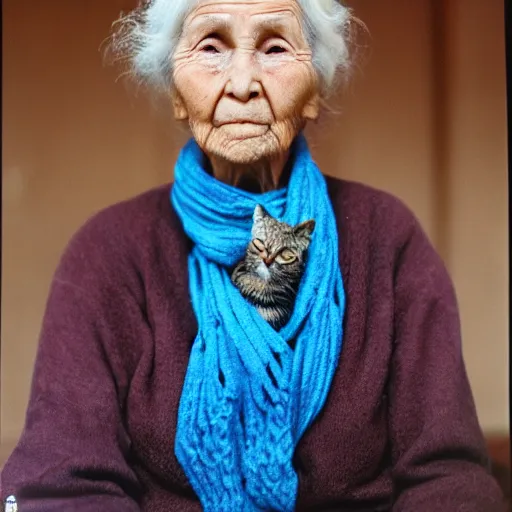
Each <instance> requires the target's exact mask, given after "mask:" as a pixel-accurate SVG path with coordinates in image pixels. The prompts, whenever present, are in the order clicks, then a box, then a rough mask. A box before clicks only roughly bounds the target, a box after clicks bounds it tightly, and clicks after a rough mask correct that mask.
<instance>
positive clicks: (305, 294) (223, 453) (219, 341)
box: [171, 135, 345, 512]
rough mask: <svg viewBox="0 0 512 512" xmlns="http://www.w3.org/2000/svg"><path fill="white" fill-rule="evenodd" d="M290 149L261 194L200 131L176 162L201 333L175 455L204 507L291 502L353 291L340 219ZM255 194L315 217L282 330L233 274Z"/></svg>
mask: <svg viewBox="0 0 512 512" xmlns="http://www.w3.org/2000/svg"><path fill="white" fill-rule="evenodd" d="M292 154H293V156H292V158H293V167H292V170H291V175H290V179H289V183H288V186H287V187H286V188H283V189H280V190H275V191H271V192H266V193H264V194H253V193H249V192H246V191H244V190H240V189H237V188H235V187H232V186H229V185H225V184H223V183H221V182H220V181H218V180H216V179H214V178H213V177H212V176H211V175H210V174H208V172H206V171H205V169H204V166H203V164H204V156H203V154H202V152H201V150H200V148H199V147H198V146H197V144H196V143H195V141H194V140H191V141H189V142H188V143H187V144H186V146H185V147H184V148H183V149H182V151H181V153H180V155H179V158H178V161H177V163H176V168H175V182H174V185H173V187H172V192H171V201H172V204H173V206H174V208H175V210H176V212H177V213H178V215H179V217H180V219H181V222H182V224H183V227H184V230H185V232H186V234H187V235H188V236H189V237H190V239H191V240H192V241H193V243H194V246H193V249H192V251H191V253H190V256H189V259H188V265H189V269H188V272H189V285H190V294H191V300H192V306H193V309H194V312H195V315H196V317H197V321H198V325H199V332H198V334H197V337H196V339H195V341H194V343H193V346H192V350H191V354H190V360H189V364H188V369H187V373H186V377H185V383H184V386H183V391H182V395H181V400H180V405H179V410H178V425H177V433H176V442H175V453H176V456H177V458H178V461H179V462H180V464H181V466H182V467H183V469H184V471H185V474H186V475H187V477H188V479H189V481H190V483H191V485H192V487H193V488H194V491H195V492H196V494H197V496H198V497H199V499H200V501H201V504H202V506H203V508H204V510H205V511H206V512H224V511H226V512H228V511H229V512H235V511H236V512H238V511H260V510H278V511H291V510H293V509H294V506H295V501H296V496H297V489H298V478H297V474H296V473H295V471H294V468H293V464H292V458H293V455H294V450H295V447H296V446H297V443H298V442H299V440H300V438H301V436H302V435H303V434H304V431H305V430H306V429H307V428H308V427H309V426H310V425H311V423H312V422H313V420H314V419H315V417H316V416H317V415H318V413H319V412H320V410H321V409H322V407H323V405H324V403H325V400H326V397H327V394H328V392H329V388H330V385H331V381H332V378H333V374H334V371H335V369H336V367H337V364H338V358H339V355H340V350H341V342H342V321H343V314H344V309H345V294H344V290H343V284H342V279H341V272H340V268H339V262H338V236H337V229H336V220H335V217H334V213H333V210H332V206H331V203H330V200H329V197H328V195H327V188H326V183H325V179H324V177H323V176H322V174H321V173H320V171H319V170H318V168H317V166H316V165H315V163H314V162H313V160H312V158H311V155H310V153H309V149H308V146H307V143H306V140H305V139H304V137H303V136H302V135H300V136H299V137H298V138H297V139H296V140H295V143H294V145H293V148H292ZM256 204H262V205H263V206H264V207H265V208H266V209H267V211H268V212H269V213H270V214H271V215H272V216H274V217H276V218H278V219H279V220H281V221H285V222H287V223H288V224H291V225H295V224H298V223H299V222H302V221H305V220H307V219H311V218H313V219H315V221H316V227H315V231H314V233H313V235H312V241H311V245H310V247H309V251H308V257H307V264H306V269H305V271H304V275H303V278H302V281H301V285H300V288H299V291H298V294H297V299H296V302H295V307H294V311H293V313H292V316H291V318H290V320H289V322H288V323H287V324H286V325H285V326H284V327H283V328H282V329H281V330H280V331H279V332H276V331H275V330H274V329H272V327H270V325H269V324H267V322H266V321H265V320H263V318H262V317H260V315H259V314H258V312H257V311H256V308H255V307H253V306H252V305H251V304H249V303H248V302H247V301H246V300H245V299H244V298H243V297H242V296H241V294H240V292H239V291H238V289H237V288H236V287H235V286H234V285H233V284H232V283H231V280H230V274H229V270H230V267H232V266H234V265H235V263H237V262H238V261H239V260H240V259H241V258H242V257H243V256H244V254H245V249H246V247H247V244H248V243H249V242H250V239H251V227H252V214H253V211H254V208H255V206H256Z"/></svg>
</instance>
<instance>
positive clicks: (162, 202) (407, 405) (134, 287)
mask: <svg viewBox="0 0 512 512" xmlns="http://www.w3.org/2000/svg"><path fill="white" fill-rule="evenodd" d="M327 183H328V188H329V194H330V197H331V201H332V204H333V208H334V212H335V215H336V218H337V224H338V231H339V252H340V265H341V271H342V275H343V280H344V286H345V290H346V295H347V309H346V316H345V320H344V322H345V325H344V341H343V350H342V354H341V358H340V361H339V365H338V368H337V370H336V373H335V376H334V380H333V383H332V386H331V389H330V392H329V395H328V398H327V402H326V405H325V407H324V409H323V411H322V412H321V413H320V415H319V416H318V418H317V419H316V421H315V422H314V424H313V425H312V427H311V428H310V429H309V430H308V431H307V432H306V433H305V435H304V436H303V438H302V440H301V441H300V443H299V445H298V448H297V450H296V453H295V457H294V466H295V468H296V471H297V474H298V477H299V492H298V500H297V510H299V511H302V510H311V511H318V512H321V511H346V512H350V511H356V510H357V511H359V512H361V511H372V512H375V511H392V512H439V511H455V510H464V511H466V512H492V511H501V510H504V507H503V505H502V501H501V500H502V497H501V494H500V491H499V488H498V485H497V483H496V482H495V481H494V479H493V478H492V477H491V476H490V474H489V471H488V469H487V458H486V452H485V445H484V440H483V436H482V433H481V430H480V427H479V425H478V421H477V416H476V412H475V407H474V403H473V398H472V395H471V390H470V387H469V384H468V380H467V376H466V371H465V368H464V362H463V358H462V350H461V339H460V329H459V318H458V311H457V305H456V299H455V296H454V291H453V287H452V284H451V281H450V279H449V277H448V275H447V273H446V270H445V268H444V266H443V264H442V262H441V260H440V258H439V257H438V255H437V254H436V252H435V251H434V249H433V248H432V246H431V244H430V243H429V241H428V239H427V237H426V235H425V234H424V233H423V231H422V229H421V228H420V226H419V225H418V222H417V221H416V219H415V218H414V216H413V215H412V214H411V213H410V211H409V210H408V209H407V208H406V207H405V206H403V204H402V203H401V202H399V201H398V200H396V199H394V198H393V197H391V196H389V195H387V194H385V193H383V192H378V191H375V190H373V189H371V188H368V187H365V186H362V185H359V184H355V183H350V182H345V181H339V180H335V179H332V178H328V179H327ZM189 250H190V242H189V241H188V240H187V238H186V237H185V235H184V233H183V230H182V228H181V225H180V222H179V220H178V218H177V216H176V214H175V212H174V211H173V209H172V207H171V205H170V202H169V186H165V187H160V188H158V189H155V190H152V191H149V192H147V193H145V194H143V195H141V196H139V197H137V198H135V199H131V200H129V201H125V202H123V203H120V204H117V205H114V206H112V207H110V208H108V209H106V210H104V211H102V212H101V213H99V214H97V215H96V216H94V217H93V218H92V219H91V220H90V221H89V222H87V223H86V225H85V226H84V227H83V228H82V229H81V230H80V231H79V232H78V233H77V234H76V236H75V237H74V238H73V239H72V241H71V242H70V244H69V246H68V248H67V250H66V251H65V254H64V255H63V258H62V260H61V262H60V264H59V267H58V269H57V271H56V274H55V277H54V281H53V284H52V287H51V291H50V295H49V299H48V304H47V310H46V314H45V317H44V322H43V327H42V333H41V338H40V344H39V349H38V353H37V358H36V363H35V372H34V377H33V383H32V392H31V397H30V402H29V405H28V411H27V418H26V425H25V429H24V431H23V434H22V436H21V439H20V441H19V444H18V445H17V447H16V449H15V450H14V452H13V453H12V455H11V457H10V458H9V460H8V461H7V463H6V465H5V467H4V470H3V472H2V482H1V497H2V500H4V499H5V498H6V497H7V496H8V495H10V494H14V495H15V496H16V497H17V499H18V503H19V506H20V510H21V511H22V512H36V511H37V512H57V511H76V512H168V511H171V510H172V511H181V512H196V511H200V510H201V507H200V505H199V502H198V500H197V498H196V497H195V495H194V492H193V490H192V489H191V487H190V485H189V483H188V482H187V479H186V477H185V475H184V473H183V471H182V469H181V467H180V466H179V464H178V461H177V460H176V457H175V455H174V451H173V447H174V438H175V433H176V419H177V410H178V403H179V400H180V395H181V390H182V385H183V380H184V376H185V372H186V369H187V363H188V355H189V351H190V347H191V344H192V342H193V340H194V338H195V335H196V332H197V323H196V320H195V318H194V314H193V312H192V308H191V304H190V298H189V292H188V274H187V255H188V252H189Z"/></svg>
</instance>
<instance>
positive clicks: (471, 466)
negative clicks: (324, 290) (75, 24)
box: [389, 222, 504, 512]
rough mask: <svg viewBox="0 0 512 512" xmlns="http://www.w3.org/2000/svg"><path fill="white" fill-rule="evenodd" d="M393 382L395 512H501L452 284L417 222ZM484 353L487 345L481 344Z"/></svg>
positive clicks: (402, 258)
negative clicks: (472, 385) (466, 358)
mask: <svg viewBox="0 0 512 512" xmlns="http://www.w3.org/2000/svg"><path fill="white" fill-rule="evenodd" d="M394 294H395V299H394V300H395V319H394V323H395V338H394V351H393V357H392V366H391V374H390V382H389V403H390V419H389V426H390V439H391V451H392V460H393V469H392V474H393V483H394V501H393V503H394V504H393V508H392V510H393V512H437V511H439V510H464V511H465V512H497V511H502V510H504V505H503V500H502V495H501V491H500V489H499V487H498V485H497V482H496V481H495V480H494V478H493V477H492V476H491V474H490V471H489V464H488V459H487V454H486V448H485V443H484V438H483V435H482V432H481V429H480V426H479V423H478V419H477V414H476V410H475V406H474V401H473V397H472V393H471V389H470V385H469V382H468V378H467V375H466V370H465V365H464V361H463V355H462V346H461V335H460V325H459V313H458V307H457V302H456V298H455V293H454V290H453V285H452V282H451V280H450V278H449V276H448V273H447V272H446V270H445V267H444V265H443V263H442V261H441V259H440V257H439V256H438V255H437V253H436V252H435V250H434V249H433V247H432V246H431V244H430V242H429V241H428V239H427V236H426V235H425V234H424V233H423V231H422V230H421V228H420V227H419V225H418V224H417V222H415V223H414V226H413V228H412V229H411V230H410V233H409V236H408V239H407V242H406V243H405V244H404V246H403V247H402V249H401V251H400V254H399V256H398V258H397V260H396V266H395V283H394ZM482 342H483V345H482V351H484V350H485V346H484V344H485V343H492V340H482Z"/></svg>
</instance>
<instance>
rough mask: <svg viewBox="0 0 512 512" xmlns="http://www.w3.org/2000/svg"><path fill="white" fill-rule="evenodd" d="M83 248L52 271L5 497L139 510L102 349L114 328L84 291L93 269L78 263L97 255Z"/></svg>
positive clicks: (26, 508)
mask: <svg viewBox="0 0 512 512" xmlns="http://www.w3.org/2000/svg"><path fill="white" fill-rule="evenodd" d="M83 249H84V247H83V246H82V245H81V244H75V250H74V251H72V252H74V253H75V255H74V256H71V255H70V254H68V255H67V257H65V258H64V263H63V265H61V269H60V271H58V273H57V275H56V277H55V278H54V282H53V284H52V288H51V291H50V295H49V298H48V301H47V307H46V312H45V316H44V319H43V326H42V331H41V337H40V340H39V346H38V352H37V355H36V361H35V368H34V374H33V380H32V387H31V395H30V398H29V404H28V409H27V413H26V421H25V427H24V430H23V433H22V435H21V438H20V440H19V442H18V444H17V446H16V448H15V449H14V451H13V453H12V454H11V456H10V457H9V459H8V461H7V462H6V465H5V467H4V469H3V471H2V480H1V497H2V500H5V499H6V497H7V496H9V495H14V496H15V497H16V499H17V501H18V506H19V508H20V510H22V511H23V512H36V511H37V512H57V511H62V510H73V511H75V512H137V511H140V506H139V504H138V503H139V501H140V495H141V486H140V484H139V482H138V480H137V478H136V476H135V474H134V472H133V471H132V469H131V468H130V466H129V463H128V462H127V457H128V453H129V448H130V441H129V437H128V434H127V432H126V430H125V429H124V427H123V421H122V415H121V403H120V402H121V399H120V395H119V380H118V379H116V378H115V376H114V371H113V366H115V364H117V363H115V361H113V359H112V355H111V354H109V353H108V351H107V350H106V349H105V343H106V342H107V341H108V340H110V339H111V338H112V337H115V336H117V337H119V333H118V332H115V333H114V334H115V336H113V333H112V332H111V331H112V329H111V327H110V326H109V322H108V320H107V319H106V315H105V314H103V308H104V306H103V305H100V304H99V302H98V301H97V300H96V298H95V297H93V296H92V295H93V294H89V293H88V290H86V285H85V283H86V281H87V280H88V279H91V276H94V275H96V276H97V275H98V272H94V269H92V268H91V266H90V265H89V267H87V265H85V264H82V263H80V260H83V261H87V260H89V261H91V260H94V257H91V255H90V253H87V252H85V253H83V254H82V250H83ZM76 255H78V256H76ZM100 280H101V279H100ZM113 307H114V308H116V307H118V308H119V309H123V307H124V304H123V303H122V301H120V302H119V303H117V304H116V303H113V304H112V305H111V308H110V309H111V310H112V309H113ZM117 314H119V313H117ZM121 338H122V336H121ZM121 341H122V339H119V340H118V344H119V343H120V342H121Z"/></svg>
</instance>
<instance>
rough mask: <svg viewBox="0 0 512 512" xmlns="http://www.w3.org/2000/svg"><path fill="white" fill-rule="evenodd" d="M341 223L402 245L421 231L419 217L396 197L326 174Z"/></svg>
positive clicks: (352, 229) (363, 232) (354, 229)
mask: <svg viewBox="0 0 512 512" xmlns="http://www.w3.org/2000/svg"><path fill="white" fill-rule="evenodd" d="M326 182H327V188H328V191H329V196H330V198H331V202H332V204H333V209H334V213H335V215H336V218H337V219H338V222H339V223H340V225H341V226H342V227H343V226H344V225H345V228H346V229H349V230H350V231H351V232H354V233H358V234H359V235H360V236H365V237H369V238H371V239H375V238H378V239H379V238H382V239H383V241H384V239H385V240H387V242H388V243H389V242H393V243H394V244H397V243H398V244H400V243H401V242H404V241H405V239H407V238H408V237H409V236H410V235H411V234H412V232H413V231H416V230H417V229H420V230H421V227H420V224H419V222H418V219H417V217H416V216H415V214H414V213H413V212H412V210H411V209H410V208H409V207H408V206H407V205H406V204H405V203H404V202H403V201H402V200H401V199H399V198H398V197H397V196H395V195H393V194H391V193H389V192H385V191H383V190H379V189H377V188H374V187H371V186H369V185H365V184H362V183H358V182H356V181H348V180H343V179H338V178H334V177H331V176H326Z"/></svg>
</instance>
